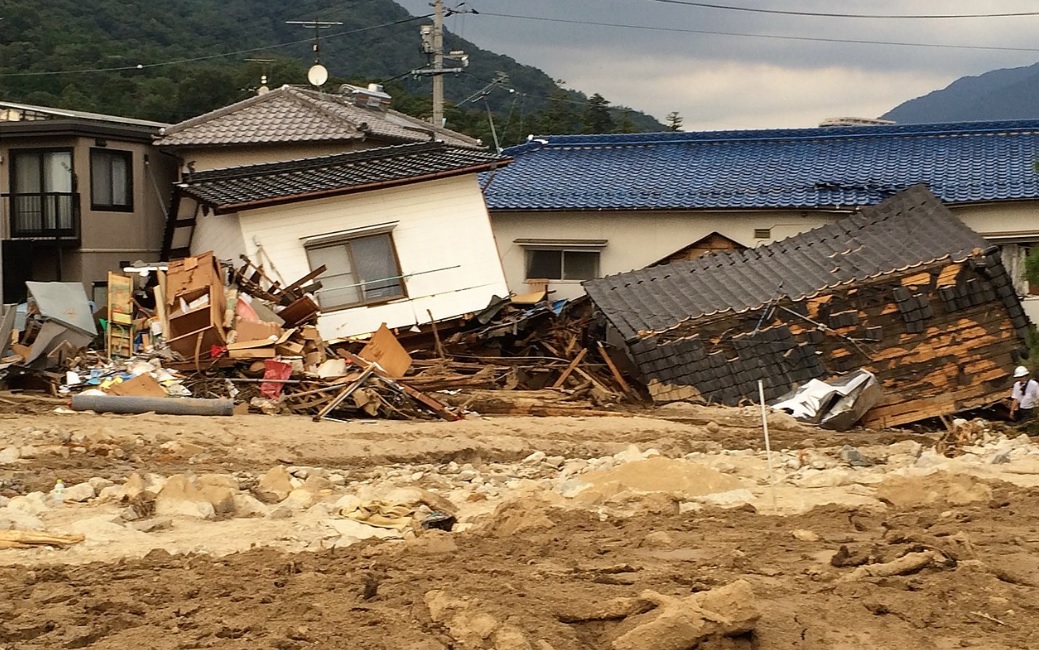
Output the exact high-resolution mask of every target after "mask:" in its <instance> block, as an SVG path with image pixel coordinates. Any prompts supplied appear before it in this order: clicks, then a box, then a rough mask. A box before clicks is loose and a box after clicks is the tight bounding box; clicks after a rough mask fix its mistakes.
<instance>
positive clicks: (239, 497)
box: [234, 492, 268, 517]
mask: <svg viewBox="0 0 1039 650" xmlns="http://www.w3.org/2000/svg"><path fill="white" fill-rule="evenodd" d="M267 512H268V508H267V506H266V505H265V504H264V503H263V502H262V501H260V500H259V499H257V498H256V497H254V496H252V495H251V494H245V493H242V492H238V493H236V494H235V495H234V514H235V516H236V517H266V516H267Z"/></svg>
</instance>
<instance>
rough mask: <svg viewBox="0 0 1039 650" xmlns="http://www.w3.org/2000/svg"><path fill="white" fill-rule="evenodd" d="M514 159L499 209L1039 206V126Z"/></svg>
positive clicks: (767, 135) (647, 143) (606, 144)
mask: <svg viewBox="0 0 1039 650" xmlns="http://www.w3.org/2000/svg"><path fill="white" fill-rule="evenodd" d="M504 153H505V154H506V155H509V156H512V157H514V158H515V162H514V163H513V164H512V165H511V166H509V167H508V168H506V169H503V170H500V171H497V172H494V175H493V180H492V181H491V183H490V186H489V187H488V189H487V191H486V197H487V205H488V207H489V208H490V209H491V210H683V209H686V210H695V209H767V208H814V207H855V206H863V205H872V204H875V203H878V202H879V201H881V200H883V199H885V198H887V197H889V196H891V195H893V194H895V193H896V192H898V191H900V190H902V189H905V188H907V187H909V186H911V185H914V184H916V183H925V184H927V185H928V186H929V187H930V189H931V191H932V192H934V193H935V194H936V195H937V196H938V197H939V198H940V199H941V200H942V201H943V202H944V203H946V204H952V205H955V204H957V203H973V202H983V201H1011V200H1020V199H1039V172H1036V171H1035V167H1034V165H1035V163H1036V159H1037V155H1039V120H1027V121H1005V122H964V123H956V124H923V125H921V124H912V125H891V126H854V127H847V126H845V127H822V128H814V129H774V130H757V131H715V132H697V133H643V134H610V135H567V136H544V137H536V138H532V139H531V140H530V141H528V142H527V143H526V144H523V145H520V146H517V147H512V148H509V149H506V150H505V151H504Z"/></svg>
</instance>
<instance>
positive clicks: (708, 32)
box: [480, 11, 1039, 52]
mask: <svg viewBox="0 0 1039 650" xmlns="http://www.w3.org/2000/svg"><path fill="white" fill-rule="evenodd" d="M480 15H481V16H494V17H496V18H511V19H517V20H534V21H540V22H549V23H564V24H569V25H589V26H592V27H616V28H621V29H641V30H645V31H655V32H673V33H681V34H704V35H708V36H737V37H742V38H763V39H774V40H782V41H808V42H814V43H849V44H853V45H889V46H898V47H926V48H939V49H958V50H992V51H999V52H1039V48H1035V47H1009V46H999V45H953V44H950V43H909V42H905V41H872V40H866V39H853V38H827V37H822V36H782V35H778V34H751V33H747V32H721V31H714V30H706V29H684V28H681V27H651V26H646V25H627V24H623V23H604V22H597V21H590V20H568V19H566V18H541V17H536V16H517V15H515V14H501V13H493V12H490V11H481V12H480Z"/></svg>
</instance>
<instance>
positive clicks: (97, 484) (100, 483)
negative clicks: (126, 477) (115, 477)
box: [87, 476, 115, 494]
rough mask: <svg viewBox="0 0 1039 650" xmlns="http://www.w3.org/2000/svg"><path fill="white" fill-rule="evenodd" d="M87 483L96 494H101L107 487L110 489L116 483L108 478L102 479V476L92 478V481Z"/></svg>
mask: <svg viewBox="0 0 1039 650" xmlns="http://www.w3.org/2000/svg"><path fill="white" fill-rule="evenodd" d="M87 483H89V484H90V487H92V488H94V492H96V493H97V494H101V490H103V489H105V488H106V487H109V486H110V485H115V482H114V481H110V480H108V479H107V478H102V477H100V476H94V477H92V478H90V480H88V481H87Z"/></svg>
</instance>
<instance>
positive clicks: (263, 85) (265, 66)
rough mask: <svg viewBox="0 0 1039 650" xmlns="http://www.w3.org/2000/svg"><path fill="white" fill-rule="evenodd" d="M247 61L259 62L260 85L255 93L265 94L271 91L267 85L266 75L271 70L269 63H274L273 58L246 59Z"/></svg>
mask: <svg viewBox="0 0 1039 650" xmlns="http://www.w3.org/2000/svg"><path fill="white" fill-rule="evenodd" d="M246 61H248V62H249V63H259V64H260V66H261V67H260V70H261V72H260V87H259V88H257V89H256V94H257V95H266V94H267V93H269V92H270V91H271V88H270V86H268V85H267V76H268V75H269V74H270V71H271V64H272V63H274V59H246Z"/></svg>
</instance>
